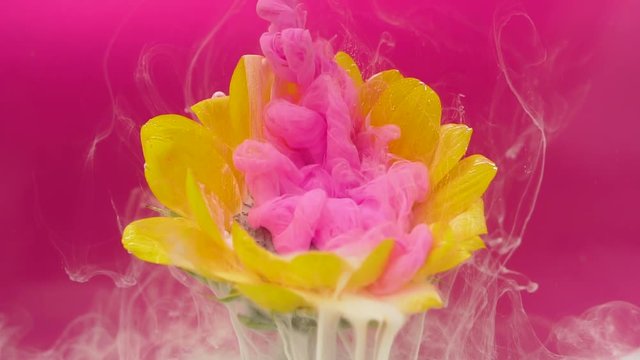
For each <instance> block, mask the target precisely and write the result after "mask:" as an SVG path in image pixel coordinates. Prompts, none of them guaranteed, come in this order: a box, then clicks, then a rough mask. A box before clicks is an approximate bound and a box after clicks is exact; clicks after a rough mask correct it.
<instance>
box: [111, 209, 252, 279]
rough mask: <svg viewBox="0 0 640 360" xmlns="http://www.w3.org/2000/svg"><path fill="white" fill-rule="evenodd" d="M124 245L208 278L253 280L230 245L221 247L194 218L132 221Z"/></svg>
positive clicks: (153, 260) (152, 259) (135, 252)
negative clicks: (234, 254) (196, 223)
mask: <svg viewBox="0 0 640 360" xmlns="http://www.w3.org/2000/svg"><path fill="white" fill-rule="evenodd" d="M122 244H123V245H124V247H125V248H126V249H127V250H128V251H129V252H130V253H131V254H133V255H135V256H136V257H138V258H139V259H141V260H144V261H147V262H151V263H154V264H161V265H175V266H177V267H179V268H182V269H185V270H188V271H191V272H194V273H197V274H199V275H202V276H204V277H206V278H211V279H219V280H227V281H244V282H248V281H250V280H252V279H253V277H252V276H250V274H247V273H244V272H242V271H240V270H238V268H237V264H236V263H234V260H235V257H234V256H233V253H231V252H230V251H229V249H228V248H221V247H219V246H218V245H217V244H216V243H215V242H212V241H211V239H210V238H209V237H208V236H207V235H206V234H205V233H203V232H202V231H201V230H200V229H199V228H198V227H197V226H196V225H195V224H194V223H192V222H191V221H189V220H187V219H184V218H179V217H152V218H147V219H141V220H137V221H134V222H132V223H131V224H129V225H128V226H127V227H126V228H125V230H124V232H123V234H122Z"/></svg>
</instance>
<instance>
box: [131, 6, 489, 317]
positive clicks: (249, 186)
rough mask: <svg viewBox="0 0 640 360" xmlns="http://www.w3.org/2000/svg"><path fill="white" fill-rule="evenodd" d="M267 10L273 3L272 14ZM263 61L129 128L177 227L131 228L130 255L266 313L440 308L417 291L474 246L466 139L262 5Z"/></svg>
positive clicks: (421, 101)
mask: <svg viewBox="0 0 640 360" xmlns="http://www.w3.org/2000/svg"><path fill="white" fill-rule="evenodd" d="M276 5H277V6H276ZM258 9H259V13H260V12H261V13H263V14H267V15H268V16H265V17H266V18H269V19H270V20H272V22H273V23H272V26H271V27H270V31H269V32H268V33H266V34H264V35H263V37H262V38H261V46H262V49H263V53H264V54H265V57H262V56H257V55H247V56H243V57H242V58H241V59H240V61H239V62H238V65H237V66H236V69H235V71H234V72H233V75H232V78H231V83H230V86H229V95H228V96H216V97H213V98H211V99H205V100H203V101H201V102H199V103H197V104H195V105H194V106H193V107H192V111H193V113H194V114H195V115H196V116H197V119H198V121H199V122H196V121H193V120H191V119H189V118H186V117H183V116H180V115H161V116H158V117H155V118H153V119H151V120H149V121H148V122H147V123H146V124H145V125H144V126H143V127H142V130H141V139H142V147H143V152H144V157H145V177H146V179H147V182H148V184H149V187H150V189H151V191H152V192H153V194H154V195H155V196H156V198H157V199H158V200H159V201H160V202H161V203H162V204H163V205H165V206H166V207H167V208H169V209H170V210H172V211H173V212H174V213H176V214H177V216H175V217H154V218H148V219H141V220H137V221H135V222H133V223H131V224H129V225H128V226H127V228H126V229H125V231H124V233H123V238H122V241H123V245H124V246H125V248H126V249H127V250H128V251H129V252H131V253H132V254H134V255H135V256H137V257H138V258H140V259H142V260H145V261H148V262H152V263H156V264H164V265H174V266H177V267H179V268H182V269H185V270H187V271H190V272H193V273H196V274H198V275H200V276H203V277H205V278H208V279H212V280H216V281H223V282H226V283H229V284H231V285H232V286H233V288H234V289H235V290H236V291H238V292H239V293H241V294H243V295H245V296H246V297H247V298H249V299H251V300H253V301H254V302H255V303H256V304H258V305H260V306H262V307H264V308H267V309H270V310H273V311H277V312H289V311H293V310H295V309H298V308H315V307H318V306H320V304H321V303H322V302H323V301H325V300H326V299H338V300H339V299H340V298H342V297H345V298H348V297H360V298H367V299H375V300H376V301H379V302H383V303H389V304H391V305H392V306H394V307H395V308H397V309H398V310H399V311H401V312H403V313H405V314H410V313H415V312H422V311H426V310H427V309H429V308H433V307H440V306H442V300H441V299H440V296H439V295H438V292H437V290H436V288H435V287H434V286H433V285H432V283H431V281H430V279H431V278H432V276H433V275H435V274H437V273H440V272H443V271H446V270H449V269H451V268H453V267H455V266H456V265H458V264H460V263H461V262H463V261H464V260H466V259H467V258H468V257H470V256H471V254H472V252H473V251H475V250H478V249H481V248H483V247H484V243H483V241H482V239H481V238H480V235H482V234H485V233H486V232H487V228H486V224H485V217H484V207H483V202H482V198H481V196H482V194H483V193H484V191H485V190H486V189H487V187H488V185H489V184H490V182H491V181H492V179H493V177H494V176H495V173H496V166H495V165H494V164H493V163H492V162H491V161H490V160H488V159H487V158H485V157H484V156H482V155H471V156H468V157H465V158H463V156H464V155H465V153H466V150H467V146H468V144H469V141H470V138H471V132H472V131H471V129H470V128H468V127H467V126H465V125H462V124H445V125H441V124H440V116H441V105H440V100H439V98H438V95H437V94H436V93H435V92H434V91H433V90H432V89H431V88H429V87H428V86H427V85H425V84H423V83H422V82H420V81H419V80H417V79H413V78H406V77H404V76H403V75H402V74H401V73H400V72H398V71H397V70H388V71H384V72H381V73H379V74H376V75H374V76H372V77H371V78H369V79H368V80H366V81H363V79H362V76H361V73H360V70H359V69H358V67H357V65H356V64H355V62H354V61H353V59H352V58H351V57H350V56H349V55H347V54H346V53H343V52H338V53H337V54H335V56H334V54H333V52H332V50H331V47H330V46H329V44H328V43H326V42H324V41H322V40H316V41H313V40H312V38H311V36H310V34H309V32H308V31H307V30H304V29H303V28H302V26H303V24H304V15H301V13H300V9H299V8H298V7H296V6H295V4H293V3H291V2H285V1H261V2H260V3H259V5H258Z"/></svg>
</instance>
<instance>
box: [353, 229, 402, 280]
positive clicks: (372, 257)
mask: <svg viewBox="0 0 640 360" xmlns="http://www.w3.org/2000/svg"><path fill="white" fill-rule="evenodd" d="M393 243H394V242H393V240H391V239H387V240H384V241H383V242H381V243H380V244H379V245H378V246H377V247H376V248H375V249H373V251H371V253H369V255H367V257H366V258H365V259H364V261H363V262H362V264H361V265H360V267H359V268H358V270H356V271H355V272H354V273H353V275H351V278H350V279H349V283H348V284H347V288H348V289H350V290H356V289H360V288H363V287H365V286H367V285H370V284H372V283H373V282H374V281H376V279H378V277H380V274H382V271H384V268H385V266H386V265H387V260H389V255H391V250H392V249H393Z"/></svg>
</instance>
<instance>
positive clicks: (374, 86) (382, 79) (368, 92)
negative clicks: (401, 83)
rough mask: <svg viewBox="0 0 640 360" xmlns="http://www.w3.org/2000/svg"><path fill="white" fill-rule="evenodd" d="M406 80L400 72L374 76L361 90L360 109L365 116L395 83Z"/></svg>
mask: <svg viewBox="0 0 640 360" xmlns="http://www.w3.org/2000/svg"><path fill="white" fill-rule="evenodd" d="M401 79H404V77H403V76H402V74H400V72H399V71H398V70H386V71H383V72H379V73H377V74H375V75H373V76H372V77H371V78H369V80H367V82H366V83H364V85H363V86H362V87H361V88H360V107H361V110H362V114H363V115H364V116H366V115H368V114H369V111H371V108H372V107H373V105H374V104H375V103H376V102H377V101H378V99H379V98H380V95H382V93H383V92H384V91H385V90H386V89H387V88H388V87H389V85H391V84H393V83H394V82H396V81H398V80H401Z"/></svg>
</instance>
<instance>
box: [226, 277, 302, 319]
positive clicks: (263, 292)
mask: <svg viewBox="0 0 640 360" xmlns="http://www.w3.org/2000/svg"><path fill="white" fill-rule="evenodd" d="M235 287H236V289H237V290H238V291H239V292H240V293H242V294H243V295H244V296H246V297H248V298H249V299H251V300H252V301H253V302H254V303H256V304H257V305H258V306H260V307H262V308H264V309H267V310H271V311H276V312H283V313H284V312H291V311H294V310H296V309H298V308H302V307H309V304H308V303H307V302H306V301H305V300H304V298H303V297H302V296H300V295H298V294H296V293H294V292H292V291H291V290H288V289H286V288H283V287H280V286H278V285H274V284H266V283H253V284H251V283H249V284H236V285H235Z"/></svg>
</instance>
